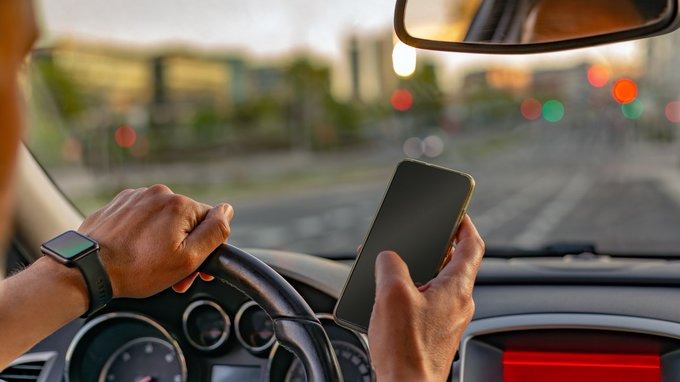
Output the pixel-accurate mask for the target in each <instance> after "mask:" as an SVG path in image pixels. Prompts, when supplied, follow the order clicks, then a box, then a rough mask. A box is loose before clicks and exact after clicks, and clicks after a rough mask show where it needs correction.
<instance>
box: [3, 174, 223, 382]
mask: <svg viewBox="0 0 680 382" xmlns="http://www.w3.org/2000/svg"><path fill="white" fill-rule="evenodd" d="M232 216H233V210H232V208H231V206H229V205H228V204H220V205H218V206H215V207H210V206H208V205H205V204H201V203H198V202H196V201H194V200H191V199H189V198H187V197H185V196H182V195H177V194H174V193H173V192H172V191H170V189H168V188H167V187H165V186H161V185H156V186H152V187H149V188H143V189H137V190H126V191H123V192H121V193H120V194H119V195H118V196H117V197H116V198H115V199H114V200H113V201H111V203H109V204H108V205H107V206H105V207H104V208H102V209H101V210H99V211H97V212H95V213H94V214H92V215H91V216H89V217H88V218H86V219H85V221H84V222H83V224H82V225H81V226H80V228H79V229H78V230H79V231H80V232H81V233H84V234H86V235H88V236H89V237H91V238H93V239H95V240H97V242H99V245H100V247H101V250H100V256H101V260H102V263H103V264H104V267H105V268H106V271H107V273H108V275H109V278H110V279H111V286H112V288H113V296H114V297H147V296H151V295H153V294H156V293H158V292H160V291H162V290H164V289H166V288H169V287H170V286H173V285H175V286H176V289H179V290H185V289H186V288H187V287H188V285H189V284H190V283H191V281H192V280H193V279H194V278H195V277H196V275H197V274H196V273H195V271H196V269H198V267H199V266H200V265H201V264H202V263H203V260H205V259H206V257H207V256H208V255H209V254H210V253H211V252H212V251H213V250H214V249H215V248H216V247H217V246H218V245H220V243H222V242H224V241H225V240H226V239H227V237H228V236H229V222H230V221H231V217H232ZM88 304H89V301H88V292H87V287H86V284H85V280H84V279H83V277H82V275H81V273H80V272H79V271H78V270H77V268H68V267H65V266H64V265H62V264H59V263H58V262H57V261H56V260H53V259H52V258H50V257H42V258H40V259H39V260H37V261H36V262H35V263H33V264H32V265H31V266H29V267H28V268H26V269H25V270H23V271H21V272H19V273H18V274H16V275H14V276H12V277H10V278H8V279H6V280H4V281H2V282H0V370H1V369H3V368H4V367H5V366H7V364H9V362H11V361H12V360H13V359H15V358H16V357H18V356H19V355H21V354H23V353H24V352H25V351H27V350H28V349H30V348H31V347H32V346H33V345H35V344H36V343H37V342H39V341H40V340H42V339H43V338H45V337H47V336H48V335H50V334H51V333H52V332H54V331H55V330H57V329H58V328H60V327H61V326H62V325H64V324H66V323H67V322H69V321H71V320H73V319H75V318H77V317H79V316H80V315H82V314H83V313H85V311H86V310H87V308H88Z"/></svg>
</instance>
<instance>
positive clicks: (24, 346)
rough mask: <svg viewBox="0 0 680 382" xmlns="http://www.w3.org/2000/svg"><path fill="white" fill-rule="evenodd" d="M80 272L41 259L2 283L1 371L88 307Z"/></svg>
mask: <svg viewBox="0 0 680 382" xmlns="http://www.w3.org/2000/svg"><path fill="white" fill-rule="evenodd" d="M88 303H89V300H88V294H87V287H86V285H85V280H84V279H83V276H82V275H81V274H80V272H79V271H78V269H77V268H67V267H65V266H64V265H62V264H59V263H57V262H56V261H55V260H53V259H50V258H48V257H42V258H40V259H39V260H37V261H36V262H35V263H34V264H32V265H31V266H30V267H28V268H27V269H25V270H23V271H21V272H20V273H18V274H16V275H14V276H12V277H10V278H8V279H6V280H4V281H0V370H2V369H4V368H5V367H6V366H7V365H8V364H9V363H10V362H12V361H13V360H14V359H16V358H17V357H19V356H20V355H21V354H23V353H24V352H26V351H27V350H29V349H30V348H31V347H32V346H34V345H35V344H36V343H38V342H39V341H41V340H42V339H43V338H45V337H47V336H48V335H50V334H51V333H53V332H54V331H55V330H57V329H59V328H60V327H62V326H63V325H65V324H66V323H68V322H69V321H71V320H73V319H74V318H77V317H78V316H80V315H82V314H83V313H85V311H86V310H87V307H88Z"/></svg>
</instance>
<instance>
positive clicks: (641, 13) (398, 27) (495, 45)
mask: <svg viewBox="0 0 680 382" xmlns="http://www.w3.org/2000/svg"><path fill="white" fill-rule="evenodd" d="M679 3H680V0H397V4H396V8H395V14H394V28H395V31H396V33H397V36H398V37H399V39H400V40H401V41H402V42H404V43H405V44H407V45H410V46H412V47H415V48H420V49H428V50H441V51H450V52H468V53H491V54H522V53H541V52H552V51H558V50H566V49H574V48H583V47H589V46H594V45H600V44H607V43H613V42H620V41H628V40H634V39H639V38H645V37H651V36H656V35H661V34H665V33H669V32H671V31H673V30H675V29H677V28H678V27H679V26H680V13H679V12H680V9H679V8H680V7H679Z"/></svg>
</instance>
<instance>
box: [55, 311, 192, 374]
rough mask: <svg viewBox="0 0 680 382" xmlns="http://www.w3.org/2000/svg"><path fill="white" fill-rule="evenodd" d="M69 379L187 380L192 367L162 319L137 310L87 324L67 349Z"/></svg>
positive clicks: (104, 316)
mask: <svg viewBox="0 0 680 382" xmlns="http://www.w3.org/2000/svg"><path fill="white" fill-rule="evenodd" d="M64 374H65V378H64V379H65V381H66V382H92V381H98V382H122V381H124V382H166V381H167V382H185V381H187V367H186V362H185V359H184V355H183V353H182V350H181V349H180V347H179V344H178V343H177V341H176V340H175V339H174V337H173V336H172V335H171V334H170V332H168V331H167V330H166V329H165V328H164V327H163V326H162V325H161V324H159V323H158V322H157V321H155V320H153V319H151V318H149V317H146V316H143V315H140V314H137V313H131V312H115V313H108V314H105V315H102V316H99V317H96V318H94V319H93V320H91V321H89V322H87V323H86V324H85V325H83V327H82V328H80V330H79V331H78V333H76V335H75V337H74V338H73V341H72V342H71V345H70V346H69V348H68V350H67V352H66V364H65V370H64Z"/></svg>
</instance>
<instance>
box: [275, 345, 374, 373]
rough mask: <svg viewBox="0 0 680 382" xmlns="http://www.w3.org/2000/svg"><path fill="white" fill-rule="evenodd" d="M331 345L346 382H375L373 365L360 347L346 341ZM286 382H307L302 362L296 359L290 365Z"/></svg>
mask: <svg viewBox="0 0 680 382" xmlns="http://www.w3.org/2000/svg"><path fill="white" fill-rule="evenodd" d="M331 344H333V350H335V355H336V356H337V357H338V363H339V364H340V371H341V372H342V378H343V379H344V380H345V381H356V382H371V381H373V374H372V371H371V363H370V362H369V360H368V357H367V356H366V353H364V352H363V351H362V350H361V349H359V348H358V347H356V346H354V345H352V344H350V343H347V342H344V341H331ZM284 381H285V382H307V377H306V376H305V369H304V368H303V367H302V362H300V361H299V360H298V359H297V358H296V359H294V360H293V363H292V364H291V365H290V369H288V373H286V379H285V380H284Z"/></svg>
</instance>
